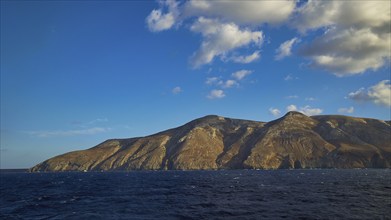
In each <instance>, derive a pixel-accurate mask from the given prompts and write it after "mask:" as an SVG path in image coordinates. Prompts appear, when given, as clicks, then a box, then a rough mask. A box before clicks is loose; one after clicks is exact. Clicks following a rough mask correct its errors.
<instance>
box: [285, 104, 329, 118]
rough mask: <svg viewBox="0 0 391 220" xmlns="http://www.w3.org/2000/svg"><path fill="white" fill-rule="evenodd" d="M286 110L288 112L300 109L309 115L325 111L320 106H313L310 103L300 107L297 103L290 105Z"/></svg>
mask: <svg viewBox="0 0 391 220" xmlns="http://www.w3.org/2000/svg"><path fill="white" fill-rule="evenodd" d="M286 110H287V111H288V112H290V111H298V112H301V113H303V114H305V115H308V116H311V115H319V114H321V113H322V112H323V109H320V108H311V106H309V105H306V106H304V107H300V108H298V107H297V106H296V105H288V106H287V107H286Z"/></svg>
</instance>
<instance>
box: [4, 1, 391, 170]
mask: <svg viewBox="0 0 391 220" xmlns="http://www.w3.org/2000/svg"><path fill="white" fill-rule="evenodd" d="M390 4H391V3H390V1H388V0H385V1H375V0H371V1H362V0H360V1H331V0H330V1H290V0H287V1H285V0H281V1H203V0H197V1H191V0H190V1H174V0H171V1H6V0H5V1H4V0H3V1H1V146H0V154H1V155H0V159H1V160H0V168H3V169H4V168H29V167H32V166H33V165H35V164H37V163H39V162H42V161H43V160H46V159H48V158H50V157H53V156H56V155H59V154H63V153H66V152H69V151H74V150H81V149H87V148H90V147H93V146H95V145H97V144H99V143H101V142H103V141H105V140H107V139H112V138H130V137H139V136H145V135H150V134H153V133H156V132H159V131H162V130H166V129H169V128H173V127H177V126H180V125H182V124H185V123H187V122H189V121H191V120H193V119H196V118H199V117H203V116H205V115H211V114H213V115H220V116H224V117H231V118H239V119H248V120H256V121H265V122H266V121H271V120H275V119H277V118H279V117H282V116H283V115H284V114H285V113H286V112H287V111H300V112H302V113H304V114H307V115H309V116H310V115H319V114H323V115H330V114H331V115H335V114H342V115H348V116H353V117H369V118H376V119H380V120H390V118H391V115H390V114H391V113H390V110H391V109H390V106H391V85H390V79H391V76H390V60H391V52H390V51H391V48H390V47H391V46H390V45H391V40H390V39H391V24H390V20H391V15H390V14H391V12H390V10H391V9H390V8H391V5H390Z"/></svg>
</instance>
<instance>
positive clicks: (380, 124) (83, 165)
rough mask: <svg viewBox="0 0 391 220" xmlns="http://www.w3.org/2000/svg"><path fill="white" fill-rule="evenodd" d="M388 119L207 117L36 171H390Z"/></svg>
mask: <svg viewBox="0 0 391 220" xmlns="http://www.w3.org/2000/svg"><path fill="white" fill-rule="evenodd" d="M390 167H391V126H390V123H389V122H387V121H381V120H377V119H370V118H357V117H349V116H341V115H318V116H306V115H304V114H302V113H299V112H288V113H287V114H285V115H284V116H283V117H281V118H278V119H276V120H273V121H270V122H258V121H250V120H242V119H232V118H226V117H222V116H217V115H207V116H204V117H201V118H198V119H195V120H192V121H190V122H188V123H186V124H184V125H181V126H178V127H175V128H171V129H168V130H165V131H161V132H158V133H155V134H152V135H148V136H145V137H135V138H126V139H109V140H106V141H104V142H102V143H101V144H98V145H96V146H94V147H92V148H89V149H86V150H80V151H73V152H69V153H65V154H62V155H58V156H55V157H53V158H50V159H48V160H46V161H43V162H42V163H39V164H37V165H36V166H34V167H32V168H31V169H30V171H31V172H37V171H109V170H216V169H288V168H390Z"/></svg>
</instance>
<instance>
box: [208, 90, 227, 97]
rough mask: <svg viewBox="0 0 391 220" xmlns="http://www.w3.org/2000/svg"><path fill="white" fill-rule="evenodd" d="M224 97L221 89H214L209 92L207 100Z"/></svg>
mask: <svg viewBox="0 0 391 220" xmlns="http://www.w3.org/2000/svg"><path fill="white" fill-rule="evenodd" d="M224 97H225V94H224V91H223V90H221V89H214V90H212V91H210V93H209V94H208V96H207V98H208V99H221V98H224Z"/></svg>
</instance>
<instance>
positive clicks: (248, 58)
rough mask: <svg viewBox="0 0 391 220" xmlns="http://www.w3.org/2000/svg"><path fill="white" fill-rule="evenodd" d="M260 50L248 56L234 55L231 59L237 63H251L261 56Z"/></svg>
mask: <svg viewBox="0 0 391 220" xmlns="http://www.w3.org/2000/svg"><path fill="white" fill-rule="evenodd" d="M260 52H261V51H259V50H257V51H255V52H254V53H252V54H250V55H248V56H233V57H231V58H230V60H232V61H233V62H235V63H251V62H253V61H255V60H258V59H259V58H260V57H261V55H260Z"/></svg>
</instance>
